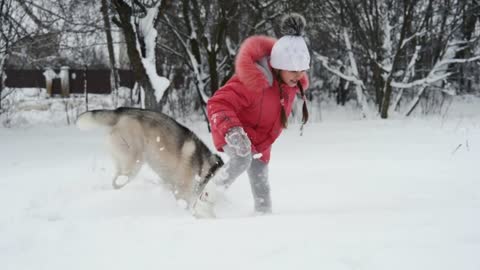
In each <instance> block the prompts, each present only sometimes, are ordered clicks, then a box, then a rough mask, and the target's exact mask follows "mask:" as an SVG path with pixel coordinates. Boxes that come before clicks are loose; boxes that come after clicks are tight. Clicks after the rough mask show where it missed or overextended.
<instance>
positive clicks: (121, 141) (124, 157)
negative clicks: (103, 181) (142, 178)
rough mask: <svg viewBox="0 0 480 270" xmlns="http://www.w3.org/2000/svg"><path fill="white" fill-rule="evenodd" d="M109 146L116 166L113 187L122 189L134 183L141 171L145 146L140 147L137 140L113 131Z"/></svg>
mask: <svg viewBox="0 0 480 270" xmlns="http://www.w3.org/2000/svg"><path fill="white" fill-rule="evenodd" d="M109 146H110V153H111V155H112V158H113V161H114V163H115V165H116V172H115V176H114V177H113V180H112V186H113V188H115V189H120V188H122V187H124V186H125V185H126V184H128V183H129V182H130V181H132V180H133V178H135V176H136V175H137V174H138V172H139V171H140V168H141V167H142V165H143V163H144V157H143V145H139V143H138V142H136V141H135V139H133V138H129V137H128V136H127V135H125V134H121V133H120V132H117V131H115V130H113V131H112V132H111V134H110V137H109ZM122 178H126V179H122ZM119 180H123V181H119Z"/></svg>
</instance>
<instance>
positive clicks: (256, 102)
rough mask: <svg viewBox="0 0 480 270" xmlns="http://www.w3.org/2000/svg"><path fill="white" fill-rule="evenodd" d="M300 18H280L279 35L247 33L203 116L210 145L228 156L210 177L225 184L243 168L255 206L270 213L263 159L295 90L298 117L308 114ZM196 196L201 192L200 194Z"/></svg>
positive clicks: (281, 126) (307, 57)
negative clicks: (229, 74) (300, 113)
mask: <svg viewBox="0 0 480 270" xmlns="http://www.w3.org/2000/svg"><path fill="white" fill-rule="evenodd" d="M304 26H305V19H304V18H303V17H302V16H301V15H299V14H290V15H287V16H285V17H284V18H283V19H282V23H281V29H282V33H283V34H284V36H283V37H282V38H280V39H279V40H275V39H274V38H270V37H266V36H252V37H250V38H248V39H246V40H245V41H244V42H243V44H242V45H241V46H240V50H239V52H238V54H237V58H236V61H235V75H234V76H233V77H232V78H231V79H230V80H229V81H228V82H227V83H226V84H225V85H224V86H223V87H221V88H220V89H218V90H217V91H216V92H215V94H214V95H213V96H212V97H211V98H210V100H209V101H208V104H207V112H208V119H209V122H210V126H211V128H212V137H213V141H214V144H215V147H216V148H217V149H218V150H219V151H224V152H225V153H226V154H227V155H228V156H229V158H230V159H229V161H228V162H227V163H226V164H225V165H224V167H223V168H222V169H221V170H219V173H218V174H217V175H216V176H215V177H214V178H213V181H214V182H215V184H216V185H217V186H221V187H224V188H227V187H228V186H230V185H231V184H232V183H233V181H234V180H235V179H236V178H237V177H238V176H239V175H240V174H242V173H243V172H245V171H246V172H247V173H248V176H249V179H250V185H251V188H252V193H253V198H254V203H255V211H256V212H259V213H271V212H272V201H271V198H270V186H269V182H268V162H269V160H270V152H271V149H272V144H273V143H274V142H275V140H276V139H277V138H278V136H279V135H280V133H281V132H282V130H283V129H284V128H286V127H287V118H288V115H290V112H291V110H292V104H293V101H294V99H295V96H296V93H297V92H300V93H301V95H302V97H303V98H304V105H303V121H304V122H306V121H307V119H308V111H307V109H306V105H305V96H304V89H306V88H307V87H308V79H307V75H306V72H305V71H306V70H307V69H308V68H309V65H310V55H309V52H308V49H307V46H306V44H305V41H304V39H303V37H302V35H303V29H304ZM200 199H202V197H200Z"/></svg>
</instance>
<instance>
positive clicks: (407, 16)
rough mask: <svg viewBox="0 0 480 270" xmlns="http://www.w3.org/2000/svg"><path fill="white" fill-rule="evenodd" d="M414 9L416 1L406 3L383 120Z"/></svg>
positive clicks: (383, 109) (382, 112)
mask: <svg viewBox="0 0 480 270" xmlns="http://www.w3.org/2000/svg"><path fill="white" fill-rule="evenodd" d="M414 7H415V1H412V2H410V1H408V2H405V3H404V13H403V24H402V30H401V32H400V39H399V41H398V45H397V50H396V53H395V56H394V58H393V61H392V69H391V71H390V74H389V75H388V78H387V79H386V81H385V86H384V87H385V91H384V95H383V99H382V104H381V110H380V117H381V118H383V119H386V118H388V111H389V107H390V99H391V96H392V86H391V83H392V81H393V74H395V72H396V71H397V69H398V66H399V64H400V57H401V55H402V52H403V51H404V49H403V47H402V44H403V41H404V40H405V36H406V34H407V30H408V29H409V28H410V27H409V25H410V24H411V23H412V17H413V8H414Z"/></svg>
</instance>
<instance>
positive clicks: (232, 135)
mask: <svg viewBox="0 0 480 270" xmlns="http://www.w3.org/2000/svg"><path fill="white" fill-rule="evenodd" d="M225 141H226V142H227V145H228V146H230V147H232V148H233V149H235V152H236V153H237V155H239V156H241V157H246V156H248V155H249V154H250V153H251V151H252V143H251V142H250V139H249V138H248V136H247V133H245V131H244V130H243V128H241V127H233V128H231V129H229V130H228V131H227V134H226V135H225Z"/></svg>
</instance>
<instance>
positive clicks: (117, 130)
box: [77, 108, 223, 205]
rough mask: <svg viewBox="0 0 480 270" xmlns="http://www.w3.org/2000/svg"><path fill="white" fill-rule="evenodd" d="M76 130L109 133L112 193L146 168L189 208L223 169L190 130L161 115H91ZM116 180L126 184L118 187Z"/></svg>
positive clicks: (82, 118) (104, 112)
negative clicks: (198, 187)
mask: <svg viewBox="0 0 480 270" xmlns="http://www.w3.org/2000/svg"><path fill="white" fill-rule="evenodd" d="M77 126H78V127H79V128H80V129H90V128H93V127H96V126H104V127H107V128H108V129H109V133H108V137H107V141H108V145H109V149H110V152H111V155H112V158H113V160H114V162H115V164H116V173H115V176H114V177H113V181H112V185H113V187H114V188H116V189H118V188H121V187H123V186H124V185H125V184H127V183H128V182H129V181H131V180H132V179H133V178H134V177H135V175H136V174H137V173H138V171H139V170H140V168H141V167H142V165H143V164H144V163H147V164H148V165H149V166H150V167H151V168H152V169H153V170H154V171H155V172H156V173H157V174H158V175H159V176H160V177H161V178H162V179H163V180H164V181H166V182H168V183H169V184H170V185H171V186H172V188H173V191H174V194H175V196H176V198H177V200H180V199H182V200H185V202H187V203H188V204H189V205H192V203H194V200H195V199H196V198H197V196H198V195H199V194H196V185H197V184H202V183H206V182H207V181H208V180H209V179H210V178H211V177H212V176H213V174H214V173H215V172H216V171H217V170H218V169H219V168H220V167H221V166H222V165H223V161H222V159H221V158H220V157H219V156H218V155H216V154H213V153H212V152H211V151H210V149H209V148H208V147H207V146H206V145H205V144H204V143H203V142H202V141H201V140H200V139H199V138H198V137H197V136H196V135H195V134H194V133H193V132H192V131H190V130H189V129H188V128H186V127H184V126H182V125H180V124H179V123H178V122H176V121H175V120H174V119H172V118H170V117H169V116H167V115H165V114H163V113H159V112H154V111H148V110H142V109H134V108H119V109H116V110H94V111H88V112H85V113H83V114H82V115H80V116H79V118H78V120H77ZM119 177H123V178H125V177H126V178H127V179H126V181H125V182H124V183H123V184H119V183H118V182H117V180H118V178H119Z"/></svg>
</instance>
